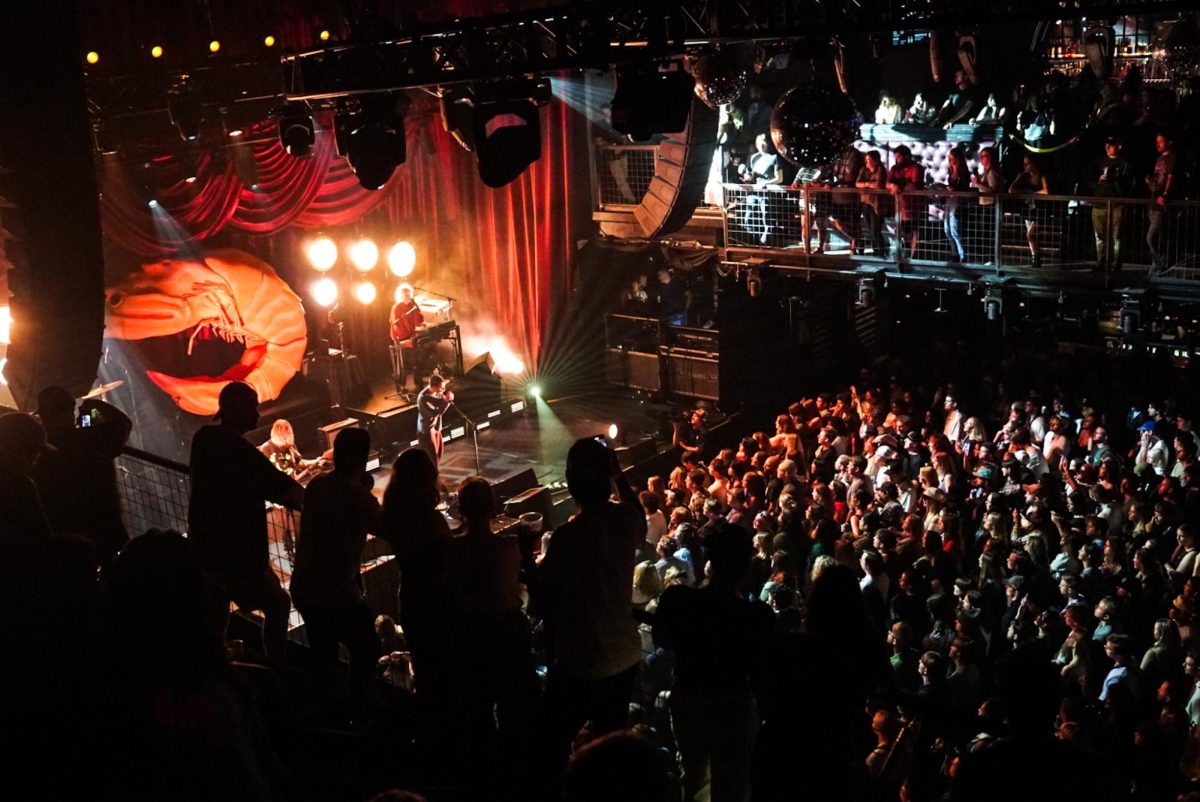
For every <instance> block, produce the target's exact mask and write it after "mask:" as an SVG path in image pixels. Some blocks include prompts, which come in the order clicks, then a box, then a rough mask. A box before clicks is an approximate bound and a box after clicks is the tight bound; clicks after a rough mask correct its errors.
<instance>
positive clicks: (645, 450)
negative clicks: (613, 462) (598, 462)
mask: <svg viewBox="0 0 1200 802" xmlns="http://www.w3.org/2000/svg"><path fill="white" fill-rule="evenodd" d="M613 450H614V451H615V452H616V454H617V462H618V463H620V465H621V467H622V468H632V467H633V466H634V465H637V464H638V463H641V462H645V461H646V460H648V459H650V458H652V457H653V456H654V455H655V454H657V453H658V447H657V446H656V445H655V443H654V440H653V439H652V438H649V437H646V438H643V439H642V440H638V441H637V442H636V443H633V444H632V445H627V446H618V447H617V448H615V449H613Z"/></svg>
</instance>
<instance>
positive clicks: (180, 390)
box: [104, 250, 308, 415]
mask: <svg viewBox="0 0 1200 802" xmlns="http://www.w3.org/2000/svg"><path fill="white" fill-rule="evenodd" d="M104 295H105V298H104V300H105V316H104V323H105V334H104V336H106V337H110V338H113V339H118V340H141V339H146V338H149V337H161V336H164V335H171V334H179V333H180V332H187V331H190V332H191V335H190V337H189V338H188V356H189V357H190V356H191V354H192V346H193V345H194V343H195V341H196V337H197V335H200V334H201V333H202V332H207V333H209V334H212V335H215V336H217V337H220V338H221V339H223V340H225V341H227V342H241V343H242V344H243V345H244V346H245V351H244V353H243V354H242V357H241V359H240V360H239V361H238V362H237V363H236V364H234V365H233V366H232V367H230V368H229V369H228V370H226V371H225V372H224V373H222V374H221V375H220V376H192V377H188V378H179V377H176V376H169V375H167V374H165V373H160V372H158V371H154V370H147V371H146V375H147V376H148V377H149V378H150V380H151V381H153V382H154V383H155V384H156V385H158V387H159V388H160V389H161V390H162V391H163V392H165V393H167V394H168V395H169V396H171V398H172V399H173V400H174V401H175V403H176V404H178V405H179V406H180V407H181V408H183V409H184V410H186V411H188V412H191V413H193V414H196V415H213V414H215V413H216V411H217V396H218V395H219V394H220V392H221V388H223V387H224V386H225V385H226V384H228V383H229V382H232V381H243V382H246V383H247V384H249V385H250V386H251V387H253V388H254V390H255V392H257V393H258V400H259V401H260V402H261V401H270V400H271V399H274V398H278V397H279V393H280V392H281V391H282V390H283V388H284V385H286V384H287V383H288V382H289V381H290V380H291V378H292V377H293V376H295V375H296V372H297V371H299V370H300V366H301V364H302V363H303V360H304V352H305V348H306V347H307V345H308V326H307V324H306V323H305V321H304V307H303V305H302V304H301V303H300V298H299V296H297V295H296V293H294V292H292V289H291V288H290V287H289V286H288V285H287V284H286V283H284V281H283V279H281V278H279V276H277V275H276V274H275V270H274V269H273V268H272V267H271V266H270V265H268V264H267V263H266V262H264V261H262V260H261V259H258V258H257V257H254V256H251V255H250V254H248V253H243V252H241V251H236V250H218V251H212V252H210V253H208V254H206V255H205V256H204V257H203V258H202V259H201V260H200V261H193V260H175V259H168V260H164V261H161V262H154V263H151V264H147V265H143V266H142V267H141V269H139V270H137V271H135V272H133V273H131V274H129V275H128V276H126V277H125V278H124V279H122V280H121V281H120V282H118V283H117V284H116V285H115V286H112V287H109V288H108V289H107V290H105V294H104Z"/></svg>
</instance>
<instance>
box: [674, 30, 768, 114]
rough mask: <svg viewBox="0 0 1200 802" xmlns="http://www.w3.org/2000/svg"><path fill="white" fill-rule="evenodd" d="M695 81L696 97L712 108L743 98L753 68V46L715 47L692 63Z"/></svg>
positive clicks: (691, 59)
mask: <svg viewBox="0 0 1200 802" xmlns="http://www.w3.org/2000/svg"><path fill="white" fill-rule="evenodd" d="M688 61H689V71H690V72H691V73H692V77H693V78H695V79H696V97H698V98H700V99H701V100H702V101H704V104H705V105H706V106H708V107H709V108H710V109H715V108H717V107H718V106H721V105H723V104H725V103H732V102H734V101H735V100H737V99H738V98H739V97H741V94H742V92H744V91H745V89H746V83H747V82H748V81H749V80H750V72H751V70H753V69H754V47H753V46H752V45H747V44H734V45H714V46H712V47H710V48H707V49H705V50H703V51H701V52H700V53H698V54H697V55H696V56H694V57H692V58H690V59H689V60H688Z"/></svg>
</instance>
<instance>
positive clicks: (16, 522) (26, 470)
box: [0, 412, 50, 566]
mask: <svg viewBox="0 0 1200 802" xmlns="http://www.w3.org/2000/svg"><path fill="white" fill-rule="evenodd" d="M48 448H50V447H49V446H48V444H47V443H46V430H45V429H44V428H43V427H42V424H41V423H40V422H39V421H38V419H37V418H35V417H33V416H32V415H26V414H25V413H23V412H10V413H8V414H7V415H0V565H3V566H8V565H10V564H11V561H13V560H19V559H20V558H22V557H24V556H25V552H26V551H27V550H28V547H29V546H30V545H32V544H36V543H44V542H46V541H48V540H49V539H50V524H49V523H48V522H47V521H46V513H45V511H44V509H43V507H42V502H41V498H40V497H39V495H38V489H37V486H36V485H35V484H34V483H33V480H31V479H30V478H29V474H30V472H31V471H32V470H33V468H34V466H35V465H36V464H37V462H38V459H39V458H40V457H41V456H42V455H43V454H45V453H46V452H47V450H48Z"/></svg>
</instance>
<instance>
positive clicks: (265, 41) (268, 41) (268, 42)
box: [263, 35, 275, 47]
mask: <svg viewBox="0 0 1200 802" xmlns="http://www.w3.org/2000/svg"><path fill="white" fill-rule="evenodd" d="M263 44H264V45H266V46H267V47H274V46H275V37H274V36H270V35H268V36H267V38H265V39H263Z"/></svg>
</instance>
